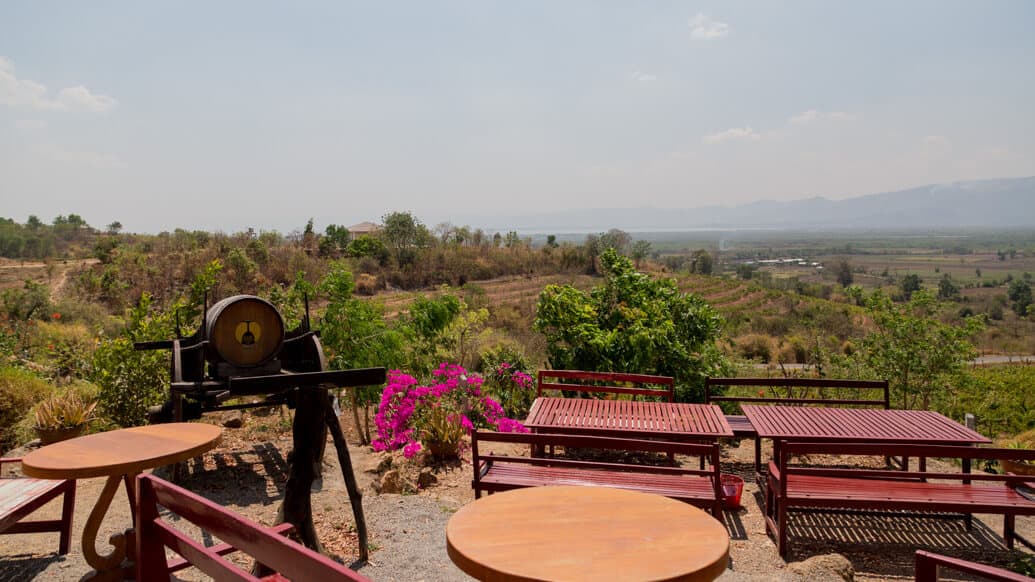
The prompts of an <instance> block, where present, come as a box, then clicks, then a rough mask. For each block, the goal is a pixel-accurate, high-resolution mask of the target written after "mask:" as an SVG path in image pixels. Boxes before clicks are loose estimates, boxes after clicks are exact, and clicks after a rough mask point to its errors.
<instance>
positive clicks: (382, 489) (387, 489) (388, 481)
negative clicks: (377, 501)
mask: <svg viewBox="0 0 1035 582" xmlns="http://www.w3.org/2000/svg"><path fill="white" fill-rule="evenodd" d="M377 492H378V493H380V494H382V495H384V494H385V493H402V492H403V479H402V475H400V474H399V471H396V470H395V469H392V470H391V471H388V472H386V473H385V474H384V475H381V481H380V482H378V486H377Z"/></svg>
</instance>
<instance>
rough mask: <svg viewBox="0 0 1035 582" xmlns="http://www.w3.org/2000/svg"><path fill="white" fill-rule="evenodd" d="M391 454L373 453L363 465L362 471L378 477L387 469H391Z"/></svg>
mask: <svg viewBox="0 0 1035 582" xmlns="http://www.w3.org/2000/svg"><path fill="white" fill-rule="evenodd" d="M392 463H393V459H392V454H391V453H375V454H373V455H370V457H369V458H368V459H367V460H366V462H365V463H363V468H362V470H363V471H365V472H367V473H373V474H375V475H378V474H380V473H384V472H385V471H387V470H388V469H391V468H392Z"/></svg>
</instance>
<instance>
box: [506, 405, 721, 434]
mask: <svg viewBox="0 0 1035 582" xmlns="http://www.w3.org/2000/svg"><path fill="white" fill-rule="evenodd" d="M525 426H527V427H528V428H529V429H530V430H531V431H533V432H551V433H576V434H595V435H600V436H622V437H634V436H635V437H662V436H664V437H677V438H676V439H675V440H684V439H686V440H702V439H706V440H715V439H717V438H719V437H732V436H733V430H732V429H731V428H730V425H729V423H728V422H726V417H725V415H723V413H722V409H720V408H719V407H718V406H716V405H714V404H685V403H674V402H639V401H633V400H596V399H590V398H551V397H545V396H541V397H539V398H536V399H535V402H533V403H532V409H531V410H529V412H528V419H527V420H525Z"/></svg>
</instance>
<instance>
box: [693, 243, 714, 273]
mask: <svg viewBox="0 0 1035 582" xmlns="http://www.w3.org/2000/svg"><path fill="white" fill-rule="evenodd" d="M714 268H715V259H713V258H712V255H711V254H710V253H709V252H708V251H706V250H704V249H698V250H696V251H694V253H693V254H692V255H690V272H691V273H696V274H698V275H711V274H712V270H713V269H714Z"/></svg>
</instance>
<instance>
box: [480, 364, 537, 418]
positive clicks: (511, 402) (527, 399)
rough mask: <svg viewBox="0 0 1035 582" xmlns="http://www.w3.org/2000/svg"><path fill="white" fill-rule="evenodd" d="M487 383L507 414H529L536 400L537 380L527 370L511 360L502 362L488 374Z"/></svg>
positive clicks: (518, 416)
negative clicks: (511, 362) (510, 361)
mask: <svg viewBox="0 0 1035 582" xmlns="http://www.w3.org/2000/svg"><path fill="white" fill-rule="evenodd" d="M486 384H487V385H488V388H489V391H490V392H491V393H492V395H493V396H495V397H496V400H497V401H498V402H499V403H500V405H501V406H503V410H504V411H506V413H507V416H510V417H512V418H524V417H526V416H528V410H529V408H531V407H532V401H533V400H535V381H534V380H533V379H532V376H530V375H529V374H528V373H527V372H525V371H524V370H521V369H520V368H518V367H517V366H515V365H512V364H510V363H509V362H500V363H499V364H498V365H497V366H496V367H495V368H493V369H492V370H491V371H490V372H488V373H487V374H486Z"/></svg>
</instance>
